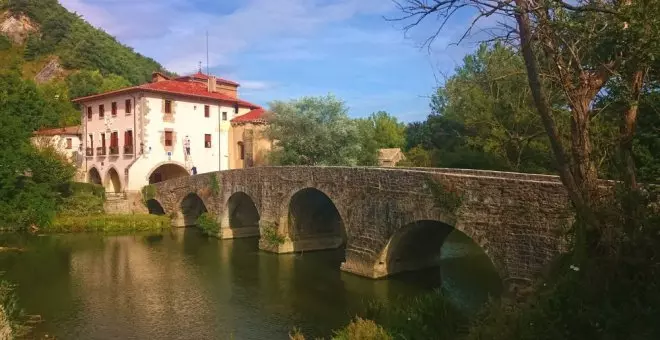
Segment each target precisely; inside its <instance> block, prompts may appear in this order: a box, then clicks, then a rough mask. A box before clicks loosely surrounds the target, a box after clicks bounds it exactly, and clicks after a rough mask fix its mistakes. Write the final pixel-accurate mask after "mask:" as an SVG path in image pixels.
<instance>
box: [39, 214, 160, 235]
mask: <svg viewBox="0 0 660 340" xmlns="http://www.w3.org/2000/svg"><path fill="white" fill-rule="evenodd" d="M169 226H170V220H169V219H168V218H167V217H166V216H158V215H141V214H140V215H138V214H135V215H95V216H59V217H56V218H55V219H54V220H53V222H52V223H51V224H50V225H49V226H48V227H46V228H44V229H42V230H41V231H43V232H46V233H73V232H90V231H100V232H126V231H130V232H136V231H152V230H162V229H165V228H169Z"/></svg>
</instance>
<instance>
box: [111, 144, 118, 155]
mask: <svg viewBox="0 0 660 340" xmlns="http://www.w3.org/2000/svg"><path fill="white" fill-rule="evenodd" d="M110 154H111V155H118V154H119V147H118V146H111V147H110Z"/></svg>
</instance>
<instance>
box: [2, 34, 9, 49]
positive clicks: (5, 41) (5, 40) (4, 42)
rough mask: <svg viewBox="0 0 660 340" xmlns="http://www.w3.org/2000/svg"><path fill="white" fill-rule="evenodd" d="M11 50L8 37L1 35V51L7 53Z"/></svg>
mask: <svg viewBox="0 0 660 340" xmlns="http://www.w3.org/2000/svg"><path fill="white" fill-rule="evenodd" d="M10 48H11V40H9V38H7V36H6V35H4V34H0V51H6V50H8V49H10Z"/></svg>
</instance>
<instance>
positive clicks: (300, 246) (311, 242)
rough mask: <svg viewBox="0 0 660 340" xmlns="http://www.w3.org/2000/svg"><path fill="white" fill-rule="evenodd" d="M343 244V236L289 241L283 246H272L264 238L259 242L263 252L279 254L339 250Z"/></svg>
mask: <svg viewBox="0 0 660 340" xmlns="http://www.w3.org/2000/svg"><path fill="white" fill-rule="evenodd" d="M342 244H344V239H343V238H342V237H341V236H328V237H319V238H313V239H306V240H296V241H291V240H289V239H287V240H286V241H284V243H282V244H270V243H269V242H268V240H265V239H263V238H261V240H259V248H260V249H261V250H265V251H269V252H273V253H278V254H286V253H298V252H303V251H314V250H326V249H337V248H339V247H341V246H342Z"/></svg>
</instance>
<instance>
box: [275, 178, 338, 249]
mask: <svg viewBox="0 0 660 340" xmlns="http://www.w3.org/2000/svg"><path fill="white" fill-rule="evenodd" d="M288 220H289V237H290V238H291V240H292V241H294V242H297V241H303V242H307V241H310V240H323V242H322V245H321V243H319V244H318V245H319V246H318V247H317V246H309V247H308V246H304V247H301V248H302V249H304V248H316V249H323V248H325V249H331V248H337V247H340V246H341V245H343V244H344V243H345V242H346V233H345V230H344V223H343V221H342V219H341V216H340V215H339V211H338V210H337V207H336V206H335V204H334V203H333V202H332V200H331V199H330V198H329V197H328V196H327V195H326V194H324V193H323V192H321V191H320V190H318V189H314V188H306V189H302V190H300V191H298V192H297V193H296V194H295V195H293V197H291V201H290V203H289V216H288ZM312 243H314V242H312ZM321 247H322V248H321Z"/></svg>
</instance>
